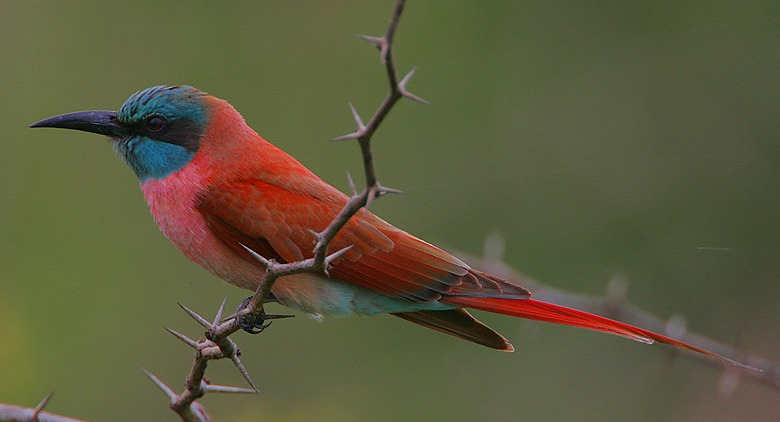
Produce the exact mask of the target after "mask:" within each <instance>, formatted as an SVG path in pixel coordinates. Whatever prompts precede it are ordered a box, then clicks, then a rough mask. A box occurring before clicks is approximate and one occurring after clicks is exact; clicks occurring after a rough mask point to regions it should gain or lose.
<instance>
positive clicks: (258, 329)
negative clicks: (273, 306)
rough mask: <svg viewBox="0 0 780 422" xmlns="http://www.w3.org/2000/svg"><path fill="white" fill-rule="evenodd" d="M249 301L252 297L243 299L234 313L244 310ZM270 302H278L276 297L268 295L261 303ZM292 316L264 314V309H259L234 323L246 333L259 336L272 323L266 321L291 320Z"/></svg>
mask: <svg viewBox="0 0 780 422" xmlns="http://www.w3.org/2000/svg"><path fill="white" fill-rule="evenodd" d="M251 299H252V296H249V297H248V298H246V299H244V300H243V301H242V302H241V304H240V305H238V309H237V310H236V312H240V311H241V310H243V309H244V308H246V306H247V304H249V301H250V300H251ZM270 302H278V300H277V299H276V297H274V295H273V294H269V295H268V297H267V298H266V300H265V301H264V302H263V303H270ZM294 316H295V315H279V314H266V313H265V309H263V308H262V307H261V308H260V309H259V310H255V311H254V312H251V313H249V314H247V315H244V316H240V317H238V318H236V322H238V326H239V327H241V329H242V330H244V331H246V332H247V333H249V334H260V333H262V332H263V330H265V329H266V328H268V327H269V326H270V325H271V322H273V321H268V320H272V319H281V318H291V317H294ZM266 321H268V322H266Z"/></svg>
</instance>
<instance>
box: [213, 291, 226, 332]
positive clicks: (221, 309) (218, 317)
mask: <svg viewBox="0 0 780 422" xmlns="http://www.w3.org/2000/svg"><path fill="white" fill-rule="evenodd" d="M226 303H227V296H225V298H224V299H222V304H221V305H219V310H218V311H217V315H216V316H215V317H214V325H217V324H219V322H220V321H222V314H224V313H225V304H226Z"/></svg>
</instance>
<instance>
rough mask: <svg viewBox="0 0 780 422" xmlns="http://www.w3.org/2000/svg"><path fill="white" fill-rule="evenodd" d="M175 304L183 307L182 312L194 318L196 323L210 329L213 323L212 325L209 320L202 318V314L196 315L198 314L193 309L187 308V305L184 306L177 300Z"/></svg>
mask: <svg viewBox="0 0 780 422" xmlns="http://www.w3.org/2000/svg"><path fill="white" fill-rule="evenodd" d="M177 304H178V305H179V307H181V308H182V309H184V312H186V313H187V315H189V316H190V317H192V319H194V320H195V321H197V323H198V324H200V325H202V326H203V327H204V328H208V329H209V330H210V329H211V327H213V325H212V324H211V323H210V322H208V321H207V320H206V318H203V317H202V316H200V315H198V314H197V313H196V312H195V311H193V310H192V309H190V308H188V307H186V306H184V305H182V304H181V303H178V302H177Z"/></svg>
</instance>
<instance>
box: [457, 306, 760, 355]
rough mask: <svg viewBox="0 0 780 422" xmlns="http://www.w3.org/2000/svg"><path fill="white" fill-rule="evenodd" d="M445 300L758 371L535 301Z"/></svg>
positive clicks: (631, 328) (622, 325) (647, 333)
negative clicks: (671, 348) (669, 347)
mask: <svg viewBox="0 0 780 422" xmlns="http://www.w3.org/2000/svg"><path fill="white" fill-rule="evenodd" d="M445 300H446V301H447V302H448V303H451V304H453V305H458V306H463V307H467V308H474V309H479V310H482V311H488V312H493V313H497V314H504V315H510V316H514V317H519V318H526V319H533V320H538V321H546V322H552V323H555V324H564V325H572V326H574V327H580V328H587V329H589V330H594V331H602V332H605V333H609V334H615V335H618V336H622V337H626V338H629V339H631V340H636V341H640V342H642V343H647V344H652V343H654V342H658V343H663V344H669V345H672V346H674V347H677V348H680V349H684V350H689V351H692V352H695V353H700V354H702V355H705V356H709V357H712V358H715V359H718V360H721V361H723V362H726V363H729V364H731V365H736V366H740V367H743V368H748V369H756V368H753V367H751V366H748V365H745V364H743V363H740V362H737V361H735V360H733V359H729V358H727V357H725V356H721V355H719V354H717V353H714V352H711V351H709V350H705V349H702V348H701V347H696V346H694V345H692V344H688V343H684V342H682V341H679V340H675V339H673V338H670V337H667V336H664V335H662V334H658V333H654V332H652V331H648V330H645V329H642V328H639V327H634V326H633V325H629V324H626V323H623V322H619V321H615V320H612V319H609V318H605V317H602V316H599V315H594V314H590V313H587V312H583V311H578V310H576V309H572V308H567V307H565V306H560V305H554V304H552V303H548V302H542V301H540V300H536V299H498V298H481V297H463V296H450V297H448V298H446V299H445ZM756 370H757V369H756Z"/></svg>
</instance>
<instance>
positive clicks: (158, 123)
mask: <svg viewBox="0 0 780 422" xmlns="http://www.w3.org/2000/svg"><path fill="white" fill-rule="evenodd" d="M164 126H165V119H163V118H162V117H160V116H151V117H149V118H148V119H146V129H147V130H149V131H150V132H159V131H161V130H162V128H163V127H164Z"/></svg>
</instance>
